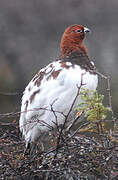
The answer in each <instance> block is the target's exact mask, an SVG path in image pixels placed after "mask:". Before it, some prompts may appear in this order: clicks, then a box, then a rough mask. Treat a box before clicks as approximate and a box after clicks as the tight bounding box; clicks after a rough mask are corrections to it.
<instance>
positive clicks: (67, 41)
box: [60, 24, 90, 57]
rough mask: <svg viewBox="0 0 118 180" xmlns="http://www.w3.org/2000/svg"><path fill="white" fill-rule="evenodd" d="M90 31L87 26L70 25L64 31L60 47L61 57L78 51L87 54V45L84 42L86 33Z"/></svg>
mask: <svg viewBox="0 0 118 180" xmlns="http://www.w3.org/2000/svg"><path fill="white" fill-rule="evenodd" d="M87 32H90V30H89V29H88V28H86V27H83V26H81V25H78V24H74V25H71V26H69V27H68V28H67V29H66V30H65V32H64V33H63V36H62V39H61V43H60V48H61V55H60V56H61V57H66V56H68V55H70V54H71V53H72V52H75V51H78V52H80V54H87V52H88V51H87V49H86V47H85V46H84V45H83V44H82V43H83V40H84V38H85V34H86V33H87Z"/></svg>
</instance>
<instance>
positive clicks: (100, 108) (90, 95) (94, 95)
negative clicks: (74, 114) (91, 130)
mask: <svg viewBox="0 0 118 180" xmlns="http://www.w3.org/2000/svg"><path fill="white" fill-rule="evenodd" d="M80 97H81V99H82V102H81V103H80V104H79V105H78V107H77V110H78V111H86V115H85V117H86V118H87V120H89V121H94V122H97V121H99V120H104V119H105V118H106V116H107V113H108V111H110V108H108V107H105V106H104V105H103V98H104V95H101V94H98V92H97V90H88V89H84V88H82V90H81V92H80Z"/></svg>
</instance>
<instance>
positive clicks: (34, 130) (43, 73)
mask: <svg viewBox="0 0 118 180" xmlns="http://www.w3.org/2000/svg"><path fill="white" fill-rule="evenodd" d="M82 74H83V78H82V81H83V84H85V85H84V88H87V89H93V90H95V89H96V88H97V84H98V77H97V75H95V74H91V73H90V72H88V71H86V70H84V69H81V67H80V66H79V65H72V64H71V62H66V63H65V62H62V61H61V60H59V61H55V62H53V63H51V64H49V65H48V66H46V67H45V68H43V69H41V70H40V71H39V73H38V74H36V76H35V77H34V78H33V79H32V80H31V82H30V83H29V84H28V86H27V87H26V89H25V91H24V95H23V97H22V106H21V116H20V124H19V126H20V130H21V132H22V133H23V136H24V138H25V141H26V144H27V143H28V142H34V141H36V140H37V139H38V138H40V135H41V134H42V133H43V132H45V131H48V130H49V129H50V128H49V127H48V126H52V127H54V126H55V123H56V118H55V115H54V113H53V112H52V111H50V110H51V104H53V105H52V107H53V109H54V111H59V112H63V113H64V114H67V113H68V111H69V109H70V107H71V105H72V103H73V100H74V98H75V96H76V95H77V91H78V88H77V86H78V87H79V86H80V84H81V76H82ZM80 101H81V100H80V98H79V97H78V99H77V101H76V103H75V105H74V106H76V105H77V104H79V103H80ZM40 108H43V109H40ZM47 109H48V110H47ZM56 116H57V122H58V124H62V123H64V116H63V115H62V113H58V112H56Z"/></svg>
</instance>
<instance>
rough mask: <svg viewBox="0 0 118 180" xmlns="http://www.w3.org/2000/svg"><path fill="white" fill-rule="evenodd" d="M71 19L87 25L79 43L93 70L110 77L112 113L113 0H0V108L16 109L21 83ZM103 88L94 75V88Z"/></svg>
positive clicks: (117, 64)
mask: <svg viewBox="0 0 118 180" xmlns="http://www.w3.org/2000/svg"><path fill="white" fill-rule="evenodd" d="M71 24H81V25H84V26H86V27H88V28H90V29H91V31H92V33H91V34H88V35H87V38H86V40H85V44H86V46H87V48H88V50H89V56H90V57H91V59H93V61H94V62H95V64H96V66H97V68H98V69H99V71H100V72H102V73H104V74H108V75H110V77H111V93H112V102H113V110H114V112H115V114H116V115H118V108H117V106H118V99H117V97H118V90H117V89H118V57H117V55H118V0H113V1H111V0H107V1H106V0H100V1H98V0H88V1H86V0H59V1H57V0H46V1H42V0H21V1H16V0H10V1H9V0H0V114H3V113H8V112H14V111H18V110H20V103H21V96H22V92H23V90H24V88H25V86H26V85H27V84H28V82H29V81H30V80H31V78H32V77H33V76H34V75H35V73H37V71H38V70H39V69H40V68H41V67H43V66H45V65H47V64H48V63H49V62H51V61H53V60H55V58H56V57H57V56H58V55H59V50H60V49H59V43H60V39H61V35H62V33H63V31H64V30H65V28H66V27H67V26H69V25H71ZM105 90H106V84H105V81H103V80H100V82H99V92H100V93H102V94H106V91H105ZM6 93H16V94H11V95H10V94H6ZM105 100H106V101H107V98H105ZM105 103H106V104H107V102H105Z"/></svg>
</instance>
